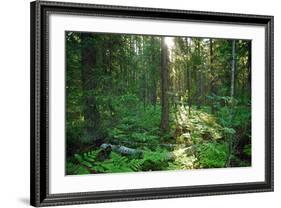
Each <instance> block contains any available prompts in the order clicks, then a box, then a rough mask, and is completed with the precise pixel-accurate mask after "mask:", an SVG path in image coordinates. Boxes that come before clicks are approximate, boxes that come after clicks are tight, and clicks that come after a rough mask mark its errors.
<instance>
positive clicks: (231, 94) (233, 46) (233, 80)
mask: <svg viewBox="0 0 281 208" xmlns="http://www.w3.org/2000/svg"><path fill="white" fill-rule="evenodd" d="M235 68H236V52H235V40H232V61H231V89H230V97H232V98H233V97H234V91H235V89H234V88H235Z"/></svg>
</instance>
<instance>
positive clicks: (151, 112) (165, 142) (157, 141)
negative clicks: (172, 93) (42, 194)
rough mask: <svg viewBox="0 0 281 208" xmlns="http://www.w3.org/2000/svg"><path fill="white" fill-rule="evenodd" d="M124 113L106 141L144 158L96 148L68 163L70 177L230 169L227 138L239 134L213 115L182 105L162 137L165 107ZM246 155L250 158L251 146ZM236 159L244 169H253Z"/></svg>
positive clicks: (67, 169) (153, 107) (172, 117)
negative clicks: (163, 110)
mask: <svg viewBox="0 0 281 208" xmlns="http://www.w3.org/2000/svg"><path fill="white" fill-rule="evenodd" d="M117 106H118V105H117ZM120 108H121V107H120ZM123 109H124V108H123ZM125 110H126V109H125ZM222 110H225V109H222ZM120 111H121V112H120V113H122V114H123V115H125V116H123V117H122V119H121V120H119V121H118V122H117V125H115V126H114V127H113V128H111V129H110V130H109V131H108V138H107V141H106V142H107V143H110V144H113V145H117V146H119V147H121V146H126V147H129V148H132V149H137V150H138V151H140V152H141V154H138V155H126V154H121V153H120V152H116V151H113V150H112V149H109V150H108V149H104V148H94V149H92V150H90V151H87V152H84V153H77V154H75V155H74V156H73V157H71V158H70V159H68V161H67V167H66V171H67V174H68V175H77V174H78V175H80V174H92V173H118V172H138V171H160V170H186V169H198V168H221V167H225V165H226V161H227V155H228V146H227V141H226V137H227V136H228V135H232V134H234V133H235V130H234V129H232V128H230V127H227V126H226V125H224V124H223V123H222V124H221V122H218V121H217V119H216V117H215V116H214V115H212V114H211V113H209V112H208V111H207V110H204V109H200V110H199V109H197V110H196V108H194V109H191V111H190V113H189V109H188V107H185V106H178V107H177V108H175V109H174V113H173V114H172V113H171V120H172V121H173V123H172V122H171V128H170V133H169V134H167V135H161V133H160V130H159V127H158V124H159V117H160V116H159V115H160V107H159V106H151V107H147V108H146V111H132V110H131V111H128V109H127V111H126V113H124V112H122V111H124V110H120ZM221 113H225V114H226V112H224V111H223V112H221ZM224 118H226V116H225V117H224ZM244 151H245V154H248V155H250V154H251V152H250V146H248V148H246V149H244ZM235 160H236V162H238V166H239V165H240V166H241V165H244V166H247V165H249V164H247V163H243V161H240V160H239V158H235V157H234V158H233V161H235Z"/></svg>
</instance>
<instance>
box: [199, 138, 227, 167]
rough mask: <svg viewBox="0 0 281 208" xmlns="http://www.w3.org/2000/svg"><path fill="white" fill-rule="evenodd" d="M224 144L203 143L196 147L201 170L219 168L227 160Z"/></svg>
mask: <svg viewBox="0 0 281 208" xmlns="http://www.w3.org/2000/svg"><path fill="white" fill-rule="evenodd" d="M227 152H228V150H227V145H226V144H225V143H217V142H213V143H203V144H201V145H199V146H198V158H199V164H200V166H201V167H202V168H221V167H224V166H225V163H226V160H227Z"/></svg>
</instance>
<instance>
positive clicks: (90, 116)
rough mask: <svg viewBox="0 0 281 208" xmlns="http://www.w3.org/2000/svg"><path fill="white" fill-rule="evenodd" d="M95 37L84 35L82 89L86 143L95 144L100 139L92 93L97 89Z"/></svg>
mask: <svg viewBox="0 0 281 208" xmlns="http://www.w3.org/2000/svg"><path fill="white" fill-rule="evenodd" d="M92 39H93V37H92V35H91V34H89V33H82V35H81V40H82V51H81V67H82V77H81V78H82V88H83V93H84V95H83V98H84V104H83V105H84V107H83V109H84V119H85V124H86V125H85V135H84V142H86V143H91V142H93V143H95V141H97V140H98V139H100V138H99V137H100V126H99V124H100V114H99V111H98V106H97V103H96V97H95V95H93V93H92V91H93V90H95V89H96V87H97V80H96V79H95V77H96V76H95V71H96V65H97V48H96V46H94V44H91V41H92Z"/></svg>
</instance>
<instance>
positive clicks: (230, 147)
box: [226, 40, 236, 167]
mask: <svg viewBox="0 0 281 208" xmlns="http://www.w3.org/2000/svg"><path fill="white" fill-rule="evenodd" d="M235 68H236V49H235V40H233V41H232V61H231V91H230V97H231V100H232V101H231V104H230V105H231V106H230V111H231V119H232V118H233V107H234V106H233V105H234V104H233V98H234V90H235V89H234V86H235ZM233 137H234V136H233V135H228V156H227V161H226V167H229V166H230V165H231V157H232V153H233V149H234V147H233Z"/></svg>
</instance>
